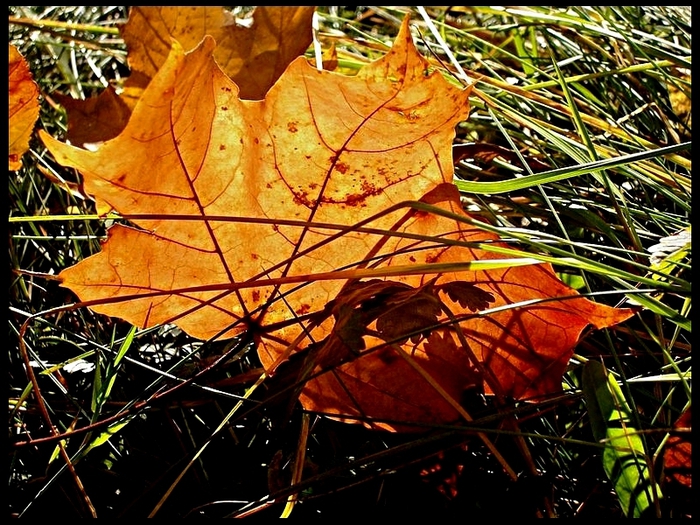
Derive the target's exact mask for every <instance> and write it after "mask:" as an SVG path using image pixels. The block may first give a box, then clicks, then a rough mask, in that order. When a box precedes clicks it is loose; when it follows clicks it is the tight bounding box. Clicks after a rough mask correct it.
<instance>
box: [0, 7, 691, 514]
mask: <svg viewBox="0 0 700 525" xmlns="http://www.w3.org/2000/svg"><path fill="white" fill-rule="evenodd" d="M318 13H319V21H320V32H319V39H320V40H321V41H322V42H323V43H330V42H333V43H335V45H336V47H337V52H338V59H339V65H340V67H341V68H346V70H348V71H351V70H353V69H357V68H358V67H359V66H360V65H361V64H362V63H364V62H367V61H369V60H372V59H375V58H377V57H378V56H381V54H382V53H383V52H384V51H383V50H384V49H386V46H387V45H388V44H390V42H391V41H392V40H393V37H394V36H395V35H396V32H397V31H398V27H399V24H400V22H401V20H402V19H403V17H404V16H405V15H406V14H410V15H411V17H412V20H413V21H414V27H415V30H416V36H417V39H418V40H417V41H418V43H419V45H420V48H421V50H422V51H423V52H424V53H425V56H426V57H428V58H429V59H430V60H431V61H432V63H433V65H434V67H435V68H437V69H439V70H441V71H443V72H444V74H445V75H446V77H448V78H450V79H451V80H452V81H453V82H455V83H467V82H473V83H474V85H475V89H474V91H473V95H472V100H471V103H472V107H473V111H472V114H471V116H470V118H469V120H468V121H466V122H464V123H463V124H462V125H461V126H460V127H459V129H458V133H457V138H456V141H455V145H456V147H455V155H456V160H457V163H456V183H457V184H458V186H459V188H460V190H461V191H462V194H463V199H464V205H465V208H466V209H467V210H468V211H469V212H470V213H471V215H472V217H473V223H474V225H475V226H478V227H481V228H485V229H490V230H492V231H495V232H497V233H499V234H500V235H501V236H502V237H503V238H505V239H507V240H508V241H509V242H510V243H512V244H513V245H515V246H517V247H519V248H521V249H524V250H527V251H529V252H531V253H532V254H533V255H534V256H539V257H543V258H545V257H546V258H548V259H551V260H553V261H554V263H555V266H556V268H557V270H558V271H559V272H560V274H561V276H562V278H563V279H565V280H566V281H567V282H569V283H570V284H571V285H572V286H574V287H576V288H578V289H579V291H581V292H582V293H585V294H588V295H589V296H590V297H591V298H593V299H594V300H597V301H601V302H605V303H608V304H612V305H630V304H637V305H642V306H643V307H644V308H643V309H642V310H641V311H640V313H639V314H638V315H637V316H636V317H635V318H634V319H633V320H631V321H629V322H627V323H625V324H624V325H622V326H620V327H617V328H615V329H614V330H607V331H602V332H597V333H592V334H590V335H589V336H588V337H586V338H585V339H584V340H583V342H582V343H581V345H580V346H579V348H578V349H577V353H576V355H575V357H574V359H573V360H572V361H571V363H570V368H569V371H568V372H567V374H566V376H565V378H564V382H565V385H564V386H565V395H563V396H559V397H556V398H553V399H549V400H543V402H542V403H541V404H538V405H535V406H533V405H527V404H522V405H521V404H513V405H512V406H509V407H506V408H505V409H504V408H503V407H499V408H497V407H494V406H492V403H491V402H490V400H489V399H484V398H479V399H475V400H471V401H470V402H471V403H472V404H473V405H474V406H473V407H470V410H471V413H473V414H475V415H476V418H477V419H476V423H475V426H476V427H478V430H479V431H480V432H487V433H489V434H490V435H493V438H494V442H495V443H496V446H497V447H498V450H499V452H500V453H501V454H502V455H503V456H504V457H506V458H508V461H509V463H510V464H511V465H512V466H513V467H514V468H515V470H516V471H517V472H518V473H519V479H518V480H517V481H514V480H512V479H511V478H509V477H508V476H507V475H505V474H504V473H503V472H501V470H500V468H499V463H498V462H497V461H496V460H495V458H494V457H493V455H492V454H491V453H490V452H489V451H488V450H486V449H485V448H484V447H483V445H481V444H480V443H479V442H478V441H475V440H473V439H472V436H473V435H474V432H475V431H476V429H475V428H472V427H454V428H436V429H434V430H433V431H431V432H430V433H429V434H427V435H421V436H419V437H415V436H409V437H407V436H402V435H384V434H378V433H371V432H369V431H367V430H365V429H363V428H360V427H356V426H351V425H343V424H340V423H336V422H333V421H330V420H328V419H324V418H320V417H315V416H314V415H309V414H303V413H302V411H301V410H300V408H297V410H295V412H294V414H293V418H292V420H291V421H289V422H280V421H279V418H277V417H276V413H275V410H274V407H269V406H267V405H264V404H263V405H260V401H261V400H260V399H250V400H249V401H248V402H247V403H249V404H246V406H247V407H248V406H249V407H250V408H247V409H246V410H244V411H243V412H242V415H240V413H239V414H237V417H236V419H235V420H229V418H228V415H229V414H230V413H231V411H232V409H233V408H234V407H236V406H237V405H238V404H239V403H240V402H241V399H242V398H244V397H245V395H246V391H247V389H248V388H249V387H250V386H251V385H252V384H254V381H255V378H256V377H258V375H259V367H260V365H259V363H258V361H257V357H256V356H255V352H253V351H251V346H250V345H249V344H247V342H246V341H245V340H236V341H228V342H214V343H202V342H200V341H194V340H191V339H190V338H189V337H187V336H186V335H185V334H183V333H181V332H180V331H179V330H177V329H176V328H174V327H171V326H164V327H160V328H158V329H150V330H136V329H134V328H133V327H131V326H128V325H127V324H126V323H123V322H121V321H118V320H114V319H108V318H104V317H101V316H98V315H96V314H93V313H92V312H91V311H89V310H87V309H78V310H70V309H68V310H60V311H52V309H55V308H57V307H61V306H63V305H66V304H69V303H70V302H71V301H72V298H71V297H70V295H69V293H68V292H67V291H65V290H63V289H61V288H59V287H58V286H57V283H56V282H55V281H54V280H52V279H51V276H52V275H55V274H57V273H58V272H59V271H60V270H61V269H63V268H65V267H67V266H70V265H72V264H74V263H76V262H77V261H79V260H81V259H83V258H84V257H86V256H88V255H90V254H92V253H95V252H96V251H97V250H99V241H100V239H101V238H103V236H104V232H105V228H106V226H108V224H107V223H106V221H105V220H104V219H100V218H98V217H97V216H96V215H95V210H94V207H93V205H92V203H91V201H90V200H87V199H85V198H83V197H82V196H81V194H80V193H79V192H70V191H66V188H67V187H68V186H67V184H61V183H58V182H56V181H57V180H63V181H66V183H79V179H78V177H77V174H75V173H72V172H70V171H69V170H66V169H65V168H61V167H60V166H58V165H56V164H55V163H54V162H53V160H52V159H51V158H50V156H48V155H47V154H46V152H45V150H44V149H43V147H42V145H41V144H40V143H39V142H38V141H37V140H33V141H32V143H31V150H30V152H29V153H28V154H27V155H26V156H25V159H24V167H23V168H22V170H20V171H19V172H17V173H12V174H10V181H9V188H8V189H9V196H10V199H9V200H10V210H9V212H10V213H9V214H10V237H9V252H10V264H11V270H12V273H11V286H10V319H9V334H10V341H12V342H13V344H11V345H10V351H9V362H8V364H9V367H8V377H9V379H10V399H9V401H10V404H9V409H10V414H9V416H10V417H9V424H8V431H9V434H10V436H11V454H10V472H9V473H10V477H9V478H10V481H9V494H10V512H11V513H12V515H14V516H20V517H44V516H50V515H53V514H55V513H56V512H60V513H62V514H64V515H67V516H75V517H89V516H98V517H131V516H136V517H143V516H148V515H151V514H154V513H155V512H156V511H157V515H158V517H166V516H167V517H190V516H201V517H229V516H234V515H238V516H245V515H270V516H279V515H280V514H281V513H283V512H287V511H286V510H284V505H285V502H287V501H288V500H289V498H290V497H292V496H293V497H295V498H296V505H295V506H294V510H293V512H292V515H293V516H295V517H304V516H313V515H321V516H330V517H335V516H340V515H345V516H346V515H348V513H352V511H353V510H356V511H357V513H358V514H359V513H362V514H366V513H369V512H377V511H382V510H384V511H391V512H392V514H393V515H398V514H402V513H405V514H406V515H408V514H410V513H415V512H420V511H426V510H430V511H432V512H436V513H446V514H451V515H453V516H459V517H462V518H463V517H464V516H465V515H466V516H469V517H476V518H479V517H483V518H486V517H489V518H493V517H518V518H522V517H524V516H527V517H547V516H559V517H584V518H593V517H598V516H600V517H623V516H624V514H625V511H626V510H627V509H624V510H623V509H622V508H621V506H620V502H619V500H618V497H617V495H616V494H615V492H614V491H613V488H614V487H615V486H616V481H617V478H615V477H614V476H613V478H612V479H611V477H610V476H609V475H606V472H605V470H604V465H603V463H602V461H601V456H602V455H603V453H604V451H605V450H606V448H605V447H606V445H605V443H600V442H598V441H597V440H596V438H595V437H594V433H593V431H592V428H591V413H590V406H589V404H588V403H587V400H586V399H585V398H584V396H583V395H582V389H583V387H584V386H585V385H584V384H585V382H586V374H584V370H585V367H586V365H585V364H586V363H587V362H589V361H599V362H602V363H604V365H605V366H606V368H607V370H608V371H609V372H610V373H611V374H612V375H611V377H613V378H614V379H615V381H616V382H617V384H619V386H620V392H621V394H620V395H622V396H623V397H624V400H625V401H626V403H627V404H628V405H629V409H630V410H629V418H630V420H629V422H628V424H629V427H630V428H634V429H636V430H638V431H639V435H640V436H641V447H642V450H643V454H642V457H641V458H642V459H644V460H648V465H649V466H650V467H651V468H650V470H649V472H648V473H647V474H646V476H647V477H649V478H651V481H653V482H654V483H658V484H659V485H660V486H661V491H662V492H663V498H662V499H661V500H660V501H659V502H658V505H656V504H653V505H651V507H650V508H649V509H647V510H646V512H648V513H649V515H651V516H657V517H689V516H690V505H689V503H690V497H689V488H688V487H686V486H684V485H682V484H677V483H674V482H673V481H669V480H668V479H667V478H666V476H665V473H664V472H663V468H662V467H663V454H664V444H665V443H666V441H667V439H668V436H669V435H670V429H671V427H672V426H673V424H674V422H675V421H676V420H677V419H678V417H679V416H680V414H681V413H682V412H683V411H684V410H685V409H686V408H687V407H689V406H690V399H691V383H690V378H689V374H690V348H691V346H690V321H689V313H690V309H691V295H690V269H691V248H690V240H689V232H690V216H691V199H690V196H691V191H690V176H691V175H690V173H691V161H690V137H691V121H690V113H691V112H690V86H691V82H690V64H691V51H690V34H691V29H690V15H689V11H687V10H684V9H683V8H678V7H663V6H661V7H566V8H553V7H547V8H545V7H523V8H515V7H502V6H501V7H499V6H491V7H460V8H457V7H453V8H450V9H446V8H428V9H427V11H425V10H421V9H414V8H397V7H373V8H367V7H356V8H347V7H320V8H318ZM127 16H128V12H127V10H126V9H125V8H117V7H79V6H69V7H11V8H10V18H11V24H10V42H11V43H13V44H15V45H16V46H17V47H18V48H19V49H20V51H21V52H22V54H23V55H24V56H25V57H26V58H27V60H28V62H29V64H30V68H31V69H32V72H33V73H34V76H35V78H36V80H37V82H38V83H39V86H40V88H41V91H42V93H43V100H42V106H41V108H42V109H41V115H40V121H39V123H38V127H39V128H42V129H45V130H47V131H48V132H49V133H51V134H53V135H54V136H57V137H61V136H62V135H63V134H64V133H65V130H66V121H65V114H64V113H63V111H62V110H61V108H60V106H58V105H57V104H55V103H53V100H52V98H51V95H52V93H57V92H58V93H62V94H67V95H71V96H74V97H77V98H82V97H89V96H94V95H96V94H98V93H99V92H100V91H101V90H102V89H103V88H104V87H105V86H106V85H107V84H109V83H118V82H120V80H121V79H122V78H123V77H125V76H127V75H128V67H127V65H126V60H125V52H126V50H125V46H124V43H123V41H122V40H121V39H120V38H119V33H118V31H117V29H116V24H117V23H119V22H123V21H125V19H126V17H127ZM17 18H19V19H20V20H15V21H14V22H13V21H12V20H13V19H17ZM309 53H310V55H309V56H312V51H311V50H310V52H309ZM44 172H48V173H49V174H50V175H53V177H52V178H51V179H49V178H47V177H46V176H45V175H44ZM686 233H687V236H686ZM40 312H47V313H45V314H42V315H40V316H38V317H36V318H33V319H31V322H26V321H27V320H28V319H29V318H30V317H31V316H33V315H34V314H37V313H40ZM27 370H31V371H33V375H34V376H35V381H36V383H35V384H36V385H39V386H40V396H36V395H34V393H33V392H32V389H33V385H32V383H31V382H30V380H29V379H30V378H29V376H28V374H27ZM504 414H507V415H508V417H509V418H514V419H515V420H517V422H518V428H517V429H516V430H514V429H512V428H505V427H503V425H502V424H501V423H503V421H506V419H507V418H506V415H504ZM48 421H50V422H52V424H53V425H55V427H56V431H57V432H58V434H60V435H62V436H64V435H65V434H66V433H68V432H71V431H72V430H73V429H74V428H81V429H85V430H82V431H81V432H80V433H76V434H74V435H73V436H71V438H70V440H68V441H67V442H66V444H63V443H62V442H61V441H59V440H58V439H55V438H50V437H49V438H47V436H50V432H49V431H48V430H49V429H47V428H46V427H47V424H48V423H47V422H48ZM108 438H109V439H108ZM300 448H304V449H305V450H306V461H305V464H304V470H303V473H302V474H301V476H296V477H295V476H293V475H292V473H291V467H290V465H292V464H293V463H294V459H295V456H296V454H297V453H298V451H299V449H300ZM636 460H637V461H640V458H636ZM654 503H656V502H654Z"/></svg>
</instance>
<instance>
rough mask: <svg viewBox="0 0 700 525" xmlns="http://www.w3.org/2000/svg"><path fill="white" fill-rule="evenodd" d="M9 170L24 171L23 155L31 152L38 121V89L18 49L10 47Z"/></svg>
mask: <svg viewBox="0 0 700 525" xmlns="http://www.w3.org/2000/svg"><path fill="white" fill-rule="evenodd" d="M8 88H9V96H10V111H9V113H10V127H9V133H8V137H9V142H10V146H9V169H10V170H11V171H17V170H19V169H20V168H21V167H22V160H21V159H22V155H24V154H25V153H26V151H27V150H28V149H29V139H30V137H31V136H32V133H33V132H34V124H35V123H36V119H37V118H38V117H39V88H38V87H37V85H36V82H34V78H33V76H32V73H31V71H30V70H29V65H28V64H27V61H26V60H25V59H24V57H23V56H22V55H21V54H20V52H19V51H17V48H16V47H15V46H13V45H10V58H9V86H8Z"/></svg>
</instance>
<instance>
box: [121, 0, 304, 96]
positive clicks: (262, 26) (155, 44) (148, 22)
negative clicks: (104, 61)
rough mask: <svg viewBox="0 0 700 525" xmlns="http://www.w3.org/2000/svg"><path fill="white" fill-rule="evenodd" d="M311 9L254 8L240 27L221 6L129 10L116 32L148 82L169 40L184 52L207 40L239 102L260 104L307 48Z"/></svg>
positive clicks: (166, 52) (162, 59) (163, 58)
mask: <svg viewBox="0 0 700 525" xmlns="http://www.w3.org/2000/svg"><path fill="white" fill-rule="evenodd" d="M314 10H315V9H314V7H313V6H289V7H281V6H258V7H256V8H255V11H254V12H253V17H252V25H250V27H246V26H244V25H242V24H239V23H238V22H237V21H236V19H235V18H234V16H233V15H232V14H231V12H230V11H228V10H226V9H224V8H223V7H196V6H187V7H179V6H158V7H149V6H133V7H132V8H131V9H130V10H129V19H128V21H127V23H126V24H124V25H123V26H122V27H121V28H120V33H121V35H122V37H123V38H124V41H125V42H126V45H127V48H128V50H129V54H128V60H129V65H130V66H131V69H132V70H133V71H136V72H138V73H140V74H142V75H143V77H144V78H146V79H150V78H152V77H153V76H154V75H155V74H156V72H157V71H158V69H160V67H161V66H162V65H163V64H164V63H165V61H166V59H167V57H168V55H169V53H170V47H171V45H170V44H171V42H170V40H171V38H174V39H175V40H177V41H178V42H180V44H181V45H182V47H183V49H184V50H185V51H190V50H192V49H194V48H195V47H196V46H197V45H199V43H200V42H201V40H202V39H203V38H204V37H205V36H206V35H210V36H212V37H214V40H216V43H217V46H216V48H215V49H214V59H215V60H216V61H217V63H218V64H219V66H220V67H221V69H222V70H223V71H224V73H226V74H227V75H228V76H229V77H230V78H231V79H232V80H233V81H234V82H235V83H236V85H237V86H238V89H239V92H238V96H239V97H240V98H242V99H248V100H260V99H262V98H264V97H265V94H266V93H267V91H268V90H269V89H270V87H271V86H272V85H273V84H274V83H275V82H276V81H277V79H278V78H279V77H280V75H281V74H282V73H283V72H284V70H285V69H286V68H287V66H288V65H289V64H290V62H292V60H294V59H295V58H297V57H298V56H300V55H303V54H304V52H305V51H306V50H307V49H308V47H309V45H310V44H311V39H312V34H311V19H312V17H313V14H314Z"/></svg>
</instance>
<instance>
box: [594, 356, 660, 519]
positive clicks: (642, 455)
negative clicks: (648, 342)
mask: <svg viewBox="0 0 700 525" xmlns="http://www.w3.org/2000/svg"><path fill="white" fill-rule="evenodd" d="M582 389H583V395H584V398H585V400H586V405H587V407H588V414H589V417H590V420H591V427H592V428H593V435H594V437H595V439H596V440H597V441H599V442H603V443H604V446H605V448H604V449H603V468H604V469H605V473H606V474H607V476H608V478H609V479H610V481H611V482H612V484H613V486H614V487H615V493H616V494H617V497H618V499H619V501H620V505H621V507H622V510H623V512H624V513H625V515H626V516H627V517H634V518H639V517H641V516H642V515H643V514H645V513H646V512H649V511H651V510H652V509H653V507H654V506H655V504H656V503H657V502H658V500H659V499H661V497H662V495H661V491H660V489H659V487H658V485H657V484H656V483H655V481H654V479H653V477H652V474H651V473H650V471H649V465H648V462H647V458H648V457H649V456H648V454H647V453H646V450H645V447H644V442H643V441H642V438H641V437H640V435H639V434H638V433H637V429H635V428H633V427H632V426H631V417H630V416H631V414H630V409H629V406H628V405H627V402H626V401H625V398H624V396H623V395H622V390H621V389H620V387H619V386H618V384H617V382H616V381H615V378H614V377H613V375H612V374H611V373H609V372H608V371H607V370H606V369H605V367H604V366H603V365H602V364H601V363H599V362H597V361H588V362H587V363H586V364H585V365H584V367H583V383H582Z"/></svg>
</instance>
